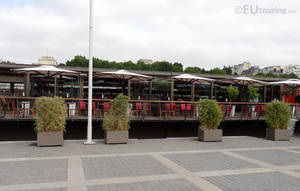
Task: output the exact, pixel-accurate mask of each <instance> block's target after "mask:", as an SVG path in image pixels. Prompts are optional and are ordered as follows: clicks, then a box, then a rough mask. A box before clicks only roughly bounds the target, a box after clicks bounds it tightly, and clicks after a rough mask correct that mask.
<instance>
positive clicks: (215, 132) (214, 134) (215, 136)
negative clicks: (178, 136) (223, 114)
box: [198, 128, 223, 142]
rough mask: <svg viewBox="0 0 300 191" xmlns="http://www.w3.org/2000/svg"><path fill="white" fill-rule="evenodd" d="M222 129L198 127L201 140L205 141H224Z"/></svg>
mask: <svg viewBox="0 0 300 191" xmlns="http://www.w3.org/2000/svg"><path fill="white" fill-rule="evenodd" d="M222 135H223V131H222V129H206V130H203V129H200V128H198V138H199V141H204V142H220V141H222Z"/></svg>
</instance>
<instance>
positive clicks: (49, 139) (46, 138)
mask: <svg viewBox="0 0 300 191" xmlns="http://www.w3.org/2000/svg"><path fill="white" fill-rule="evenodd" d="M63 144H64V132H63V131H58V132H38V133H37V146H39V147H42V146H62V145H63Z"/></svg>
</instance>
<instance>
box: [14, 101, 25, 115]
mask: <svg viewBox="0 0 300 191" xmlns="http://www.w3.org/2000/svg"><path fill="white" fill-rule="evenodd" d="M11 108H12V112H11V114H12V115H13V116H14V117H15V116H16V115H17V116H18V115H19V116H21V117H22V116H23V111H22V108H17V107H16V102H15V100H12V101H11Z"/></svg>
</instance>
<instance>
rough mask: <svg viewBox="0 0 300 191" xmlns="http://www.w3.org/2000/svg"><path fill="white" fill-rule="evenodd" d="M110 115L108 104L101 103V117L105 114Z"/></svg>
mask: <svg viewBox="0 0 300 191" xmlns="http://www.w3.org/2000/svg"><path fill="white" fill-rule="evenodd" d="M107 113H108V114H110V104H109V102H104V103H103V115H105V114H107Z"/></svg>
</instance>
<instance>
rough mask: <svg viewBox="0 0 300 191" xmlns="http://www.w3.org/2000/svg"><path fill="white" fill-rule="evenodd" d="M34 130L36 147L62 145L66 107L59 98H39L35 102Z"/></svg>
mask: <svg viewBox="0 0 300 191" xmlns="http://www.w3.org/2000/svg"><path fill="white" fill-rule="evenodd" d="M34 107H35V109H36V120H35V130H36V132H37V145H38V146H55V145H63V133H64V131H65V126H66V118H67V107H66V105H65V103H64V100H63V99H62V98H60V97H53V98H51V97H40V98H37V100H36V101H35V104H34Z"/></svg>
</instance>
